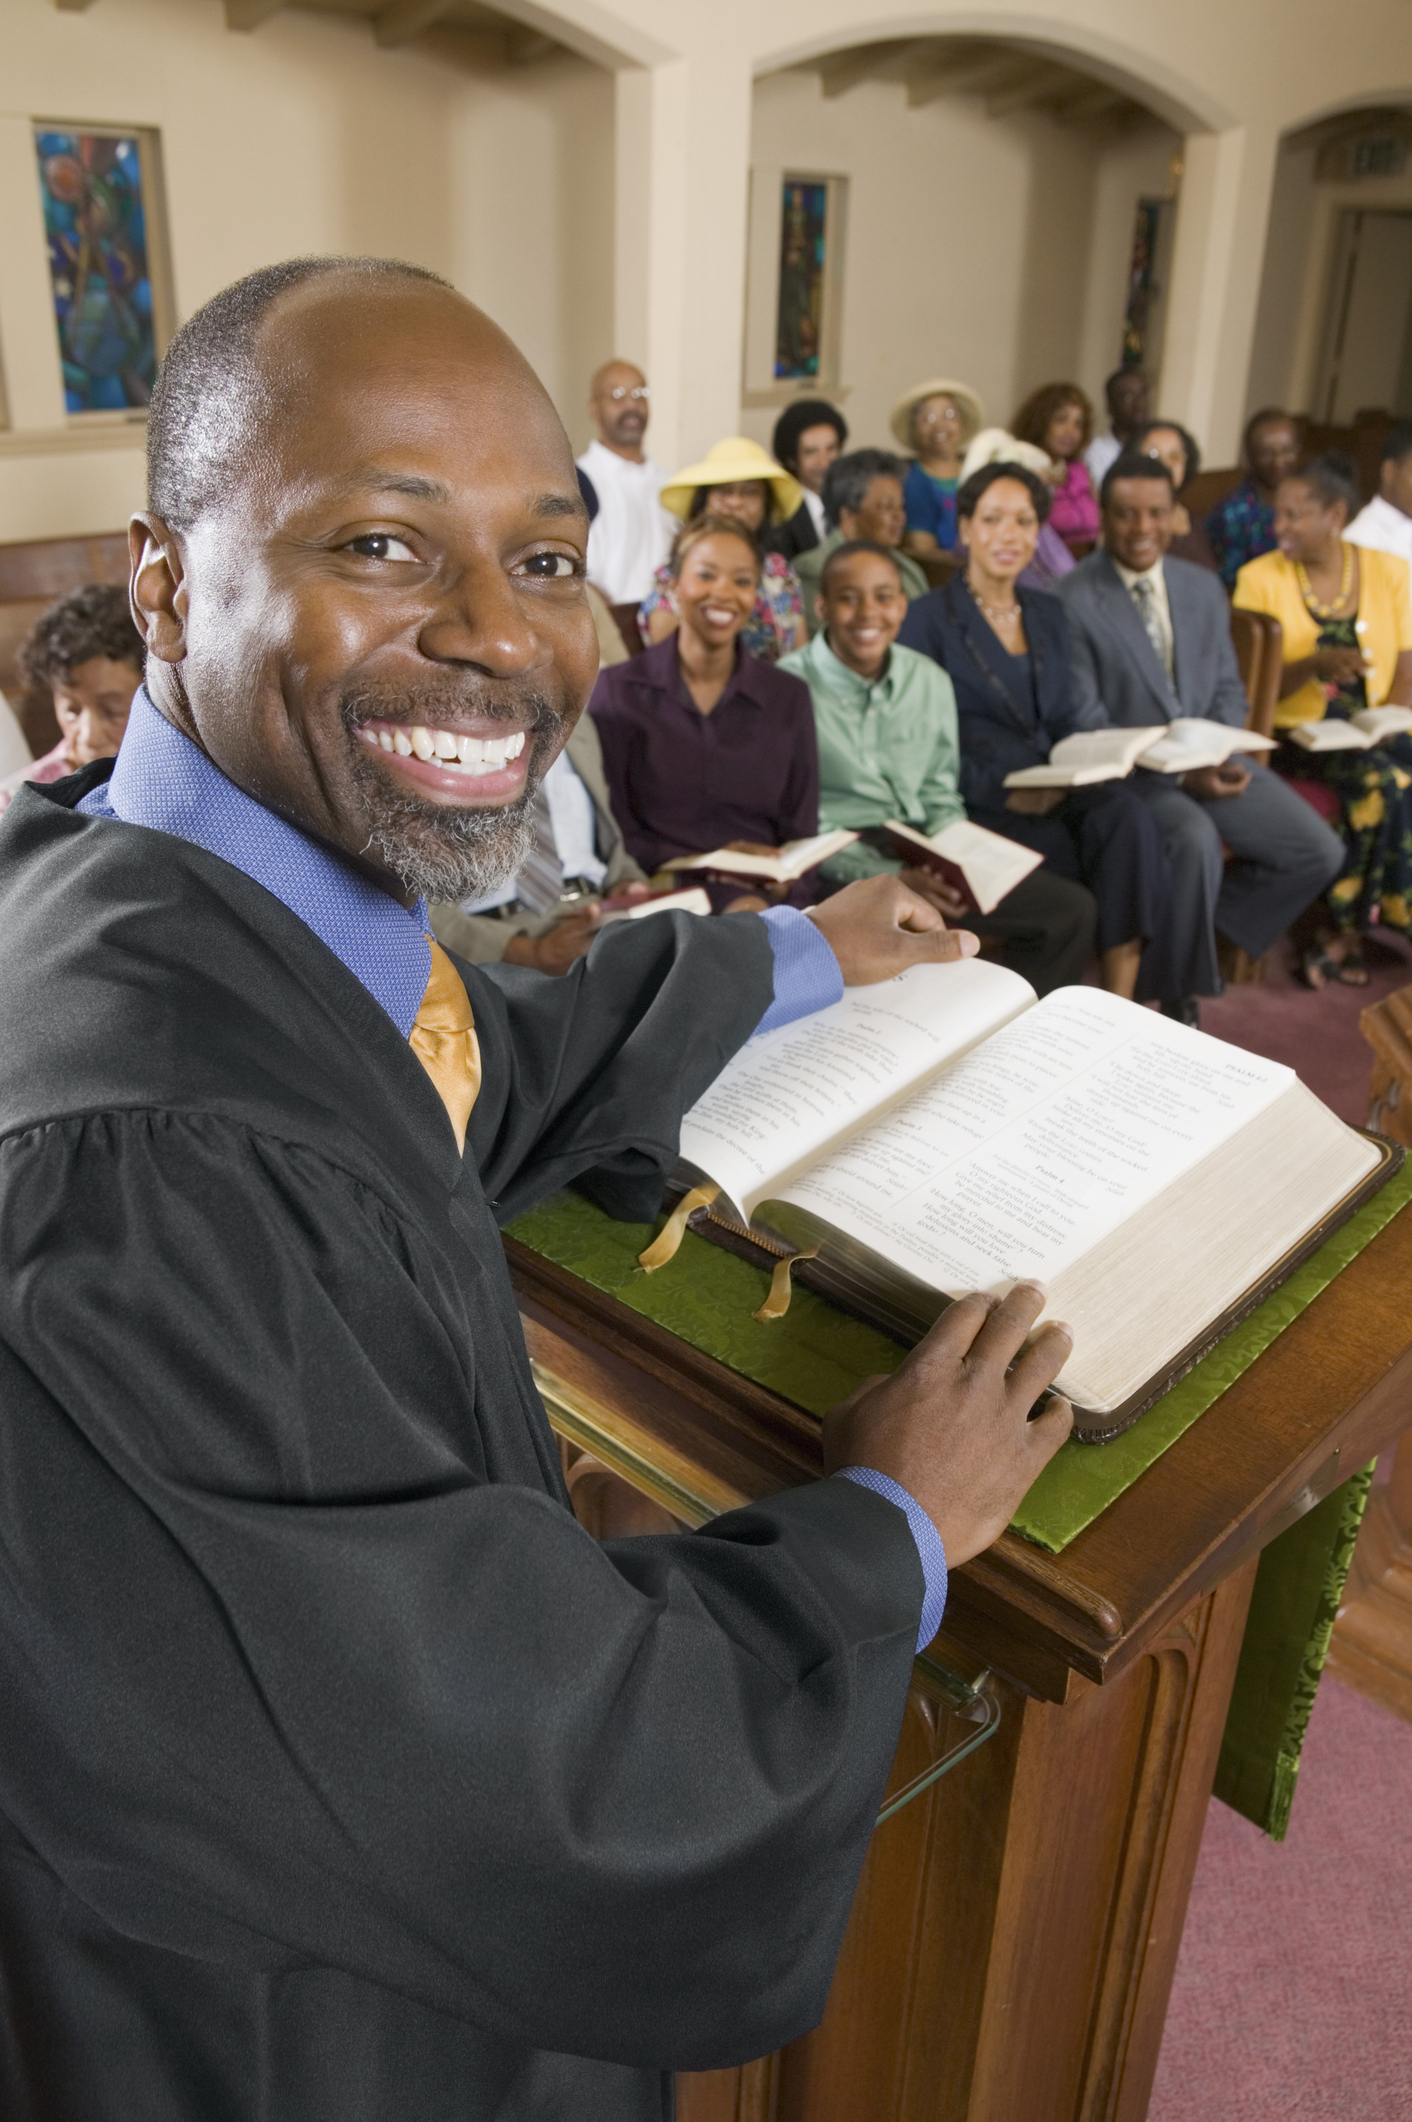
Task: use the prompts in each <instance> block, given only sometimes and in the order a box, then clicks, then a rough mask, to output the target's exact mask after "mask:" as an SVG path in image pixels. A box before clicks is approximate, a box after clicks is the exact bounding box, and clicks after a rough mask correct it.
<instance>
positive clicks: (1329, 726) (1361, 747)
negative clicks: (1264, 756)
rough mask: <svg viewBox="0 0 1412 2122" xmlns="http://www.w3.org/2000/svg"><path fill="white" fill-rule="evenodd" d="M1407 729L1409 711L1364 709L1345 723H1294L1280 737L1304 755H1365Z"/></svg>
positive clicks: (1411, 720) (1337, 719)
mask: <svg viewBox="0 0 1412 2122" xmlns="http://www.w3.org/2000/svg"><path fill="white" fill-rule="evenodd" d="M1410 729H1412V708H1407V707H1364V708H1360V709H1359V711H1358V713H1357V714H1356V715H1350V716H1349V718H1348V720H1347V721H1345V720H1344V719H1343V717H1342V716H1341V715H1329V716H1326V717H1325V719H1324V720H1323V721H1322V722H1300V723H1297V724H1296V726H1295V727H1294V728H1293V729H1286V730H1282V731H1281V732H1280V734H1281V736H1283V737H1288V739H1289V741H1290V743H1291V744H1298V745H1300V746H1302V748H1303V749H1304V750H1305V751H1307V752H1366V751H1371V750H1372V748H1373V746H1374V745H1375V744H1382V743H1384V742H1385V741H1386V740H1387V738H1389V737H1400V736H1402V735H1404V734H1405V732H1406V731H1408V730H1410Z"/></svg>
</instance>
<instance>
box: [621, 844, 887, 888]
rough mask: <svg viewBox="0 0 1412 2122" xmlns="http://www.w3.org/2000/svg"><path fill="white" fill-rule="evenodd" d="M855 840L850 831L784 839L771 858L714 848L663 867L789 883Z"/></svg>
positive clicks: (673, 858)
mask: <svg viewBox="0 0 1412 2122" xmlns="http://www.w3.org/2000/svg"><path fill="white" fill-rule="evenodd" d="M857 838H858V835H857V833H849V832H836V833H814V834H812V835H811V836H810V838H809V839H807V840H786V842H785V844H784V846H783V847H781V848H779V849H778V850H777V851H776V852H775V853H774V854H773V855H743V854H740V853H739V852H738V851H737V850H736V849H735V848H732V847H715V848H712V850H711V852H710V854H709V855H673V857H672V859H671V861H670V862H664V863H663V864H662V867H663V869H678V870H681V869H687V870H697V869H699V870H711V871H716V870H719V871H721V872H722V873H723V874H724V875H726V876H728V877H763V878H764V879H765V880H766V881H767V882H768V883H770V884H792V883H793V882H794V880H795V878H796V877H802V876H803V875H804V874H805V872H806V871H807V870H811V869H817V868H818V866H819V864H820V863H821V862H827V861H828V859H829V856H830V855H836V854H837V853H838V851H839V849H840V848H844V847H851V846H852V845H853V842H854V841H855V840H856V839H857Z"/></svg>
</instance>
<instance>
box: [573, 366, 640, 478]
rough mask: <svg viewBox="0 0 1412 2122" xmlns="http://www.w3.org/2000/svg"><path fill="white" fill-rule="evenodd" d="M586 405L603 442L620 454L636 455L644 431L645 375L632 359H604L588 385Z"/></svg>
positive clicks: (633, 457) (622, 455) (638, 456)
mask: <svg viewBox="0 0 1412 2122" xmlns="http://www.w3.org/2000/svg"><path fill="white" fill-rule="evenodd" d="M588 409H589V411H590V412H591V413H592V415H593V417H594V419H595V421H596V422H597V423H598V432H599V434H600V435H601V436H602V438H603V441H604V444H605V446H606V447H607V448H608V449H611V450H612V451H614V452H615V454H616V455H618V456H619V457H628V458H631V459H634V460H636V459H639V458H641V456H642V438H643V436H644V434H645V433H646V432H647V420H648V410H649V408H648V393H647V378H646V377H645V376H644V375H643V373H642V370H641V369H640V368H634V366H633V364H632V362H631V361H605V362H604V364H603V366H602V368H600V369H599V370H598V371H597V373H596V374H595V376H594V378H593V381H592V383H591V384H590V385H589V387H588Z"/></svg>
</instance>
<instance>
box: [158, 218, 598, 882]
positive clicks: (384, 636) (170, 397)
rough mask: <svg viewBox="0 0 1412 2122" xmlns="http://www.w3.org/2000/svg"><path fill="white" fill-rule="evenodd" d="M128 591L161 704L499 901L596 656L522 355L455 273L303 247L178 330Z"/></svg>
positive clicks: (425, 878) (553, 462) (341, 842)
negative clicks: (462, 291) (306, 254)
mask: <svg viewBox="0 0 1412 2122" xmlns="http://www.w3.org/2000/svg"><path fill="white" fill-rule="evenodd" d="M151 485H152V507H151V509H150V511H148V512H144V514H142V515H140V516H138V517H137V518H136V519H135V520H134V523H133V525H132V530H131V543H132V554H133V577H132V596H133V604H134V610H135V612H136V614H137V616H138V620H139V624H140V625H141V627H142V629H143V632H144V636H145V639H146V644H147V653H148V662H147V671H148V678H147V682H148V689H149V691H150V692H151V694H152V698H153V700H154V702H155V704H156V705H157V707H158V709H159V710H160V711H161V712H162V713H163V714H164V715H166V716H167V718H168V720H169V721H171V722H173V723H174V724H175V725H176V726H177V727H178V728H179V729H181V730H183V731H184V732H185V733H186V734H187V736H189V737H191V738H192V739H193V741H194V742H196V743H197V744H199V745H200V746H201V747H202V749H204V750H205V751H206V752H207V753H208V754H209V756H210V757H211V758H213V759H214V760H215V762H216V764H217V765H218V766H219V767H220V768H221V769H222V771H223V772H224V773H225V774H226V775H227V776H228V777H229V778H230V779H231V780H233V781H234V782H236V784H237V785H238V786H239V787H241V788H243V789H245V790H246V792H247V793H248V794H250V795H252V796H254V797H255V798H256V799H257V801H259V802H262V803H264V804H266V805H267V806H268V807H269V808H271V809H273V810H276V811H278V812H279V813H281V814H282V815H283V816H285V817H287V818H290V819H292V820H293V821H294V822H296V823H297V824H299V825H301V826H303V827H304V829H305V830H307V831H309V832H312V833H314V834H316V835H317V836H318V837H320V838H322V839H324V840H325V841H328V842H330V843H332V844H333V845H335V846H338V847H340V848H342V849H343V850H344V852H345V853H347V854H348V855H350V856H351V857H353V858H355V859H357V860H360V861H363V862H364V863H365V864H366V865H367V866H368V867H369V868H370V870H372V871H373V873H374V874H375V875H376V876H377V878H378V881H380V882H384V883H386V884H387V886H388V888H390V889H396V890H398V891H399V894H401V895H406V894H410V895H411V896H412V897H415V896H416V895H417V894H418V893H422V894H425V895H427V896H435V897H450V898H461V897H464V896H467V895H468V894H471V895H475V896H483V895H484V894H485V892H486V890H487V889H488V888H489V885H490V883H492V882H493V883H495V884H498V883H499V882H500V881H501V879H502V878H503V877H504V875H505V874H507V873H510V872H513V870H514V868H515V867H516V864H517V861H518V857H519V855H520V854H521V853H522V852H523V847H524V844H525V836H526V834H527V832H528V830H529V823H528V813H527V805H528V803H529V801H530V799H531V798H532V797H533V794H534V792H535V789H536V788H537V787H538V784H539V782H540V780H541V779H542V777H543V775H544V773H545V771H546V769H547V768H548V766H549V765H550V764H551V762H552V761H553V759H554V757H555V755H556V753H557V752H558V750H559V748H560V747H561V745H562V744H563V742H564V740H565V738H566V736H567V735H568V732H569V730H570V729H571V728H572V726H573V723H574V720H575V718H576V717H577V715H578V713H579V710H580V708H581V706H582V704H583V701H584V699H585V698H586V696H587V693H588V690H589V687H590V686H591V684H592V681H593V676H594V672H595V670H596V666H597V653H596V641H595V637H594V632H593V621H592V617H591V614H590V613H589V610H588V605H587V601H586V597H585V592H584V548H585V544H586V539H587V530H588V519H587V514H586V511H585V509H584V505H583V500H582V496H581V495H580V493H579V490H578V485H577V482H576V479H575V476H574V465H573V458H572V455H571V453H570V450H569V444H568V437H567V436H566V435H565V433H564V429H563V426H562V424H561V422H560V420H559V418H558V416H557V414H556V413H555V411H554V408H553V405H552V404H551V403H550V401H549V398H548V395H547V394H546V392H545V390H544V387H543V385H542V384H541V383H540V382H539V380H538V378H537V377H536V376H535V374H534V372H533V370H532V369H531V368H530V366H529V364H528V363H527V362H526V360H525V359H524V356H523V355H522V354H520V353H519V351H518V350H517V349H516V348H515V347H514V346H513V345H512V344H511V342H510V341H509V340H508V339H507V338H506V336H505V334H504V333H503V332H502V331H501V330H500V329H499V327H498V326H497V325H495V324H494V323H492V322H491V320H490V318H488V317H486V316H485V315H483V314H482V312H481V311H480V310H478V309H476V308H475V307H474V306H473V305H472V304H471V303H469V302H467V301H465V300H464V299H463V298H462V297H461V296H460V295H458V294H457V293H456V292H455V290H454V289H452V288H450V287H448V286H447V285H446V283H445V282H444V281H439V280H438V279H437V278H436V277H435V275H433V274H430V273H424V272H421V271H420V270H419V269H418V268H416V267H404V266H399V265H396V264H393V263H390V262H386V261H383V260H363V259H353V260H348V259H339V258H331V259H306V260H297V261H294V262H292V263H291V264H288V265H283V266H275V267H272V268H269V269H268V270H267V271H265V272H262V273H257V274H253V275H252V276H251V277H250V278H249V279H247V280H244V281H240V282H238V283H237V284H236V285H235V286H234V287H232V288H228V289H226V290H225V292H224V293H223V294H221V295H218V296H217V297H216V298H215V299H214V300H213V301H212V302H210V303H208V304H207V305H206V307H205V309H203V310H202V311H200V312H198V314H197V315H196V316H195V317H193V318H192V320H191V322H190V323H189V324H188V325H186V326H185V328H184V329H183V331H182V332H181V333H179V334H178V336H177V338H176V339H175V340H174V341H173V343H172V346H171V349H170V350H169V352H168V355H167V360H166V362H165V364H164V367H163V372H162V376H161V378H160V381H159V385H158V390H157V393H156V397H155V400H154V404H153V409H152V434H151Z"/></svg>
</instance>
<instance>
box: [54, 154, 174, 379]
mask: <svg viewBox="0 0 1412 2122" xmlns="http://www.w3.org/2000/svg"><path fill="white" fill-rule="evenodd" d="M34 145H35V152H36V154H37V155H38V158H39V186H40V193H41V196H42V199H43V202H44V235H45V241H46V245H47V247H48V252H49V284H50V289H51V292H52V295H53V301H54V322H55V326H56V328H57V330H58V335H59V358H60V361H61V362H62V364H63V371H64V403H65V405H66V407H67V409H68V411H69V412H70V413H100V412H101V413H112V412H124V411H126V410H128V409H129V408H132V407H140V406H144V405H146V404H147V402H148V400H149V398H150V397H151V395H152V384H153V381H154V379H155V377H156V373H157V359H158V356H159V354H160V352H161V350H162V349H161V345H160V344H159V337H158V330H157V326H158V324H159V323H160V321H161V314H162V312H163V311H164V310H165V307H166V305H165V303H164V302H163V301H161V299H160V290H159V291H158V293H157V294H156V295H154V285H153V281H154V274H153V255H152V254H153V249H154V244H153V228H152V220H153V213H154V207H155V205H156V202H155V201H154V199H153V196H152V194H153V192H154V190H155V188H156V177H155V168H154V160H153V156H152V153H151V152H150V150H148V151H146V152H144V149H145V148H146V145H147V143H146V142H145V141H144V138H143V136H142V135H141V134H140V133H138V132H137V131H136V130H135V129H134V130H132V131H128V132H123V131H119V130H116V129H115V130H112V131H106V132H105V131H102V130H99V129H96V128H91V127H82V128H81V127H78V126H75V127H73V128H67V127H64V126H61V125H55V124H37V125H36V126H35V128H34Z"/></svg>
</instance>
